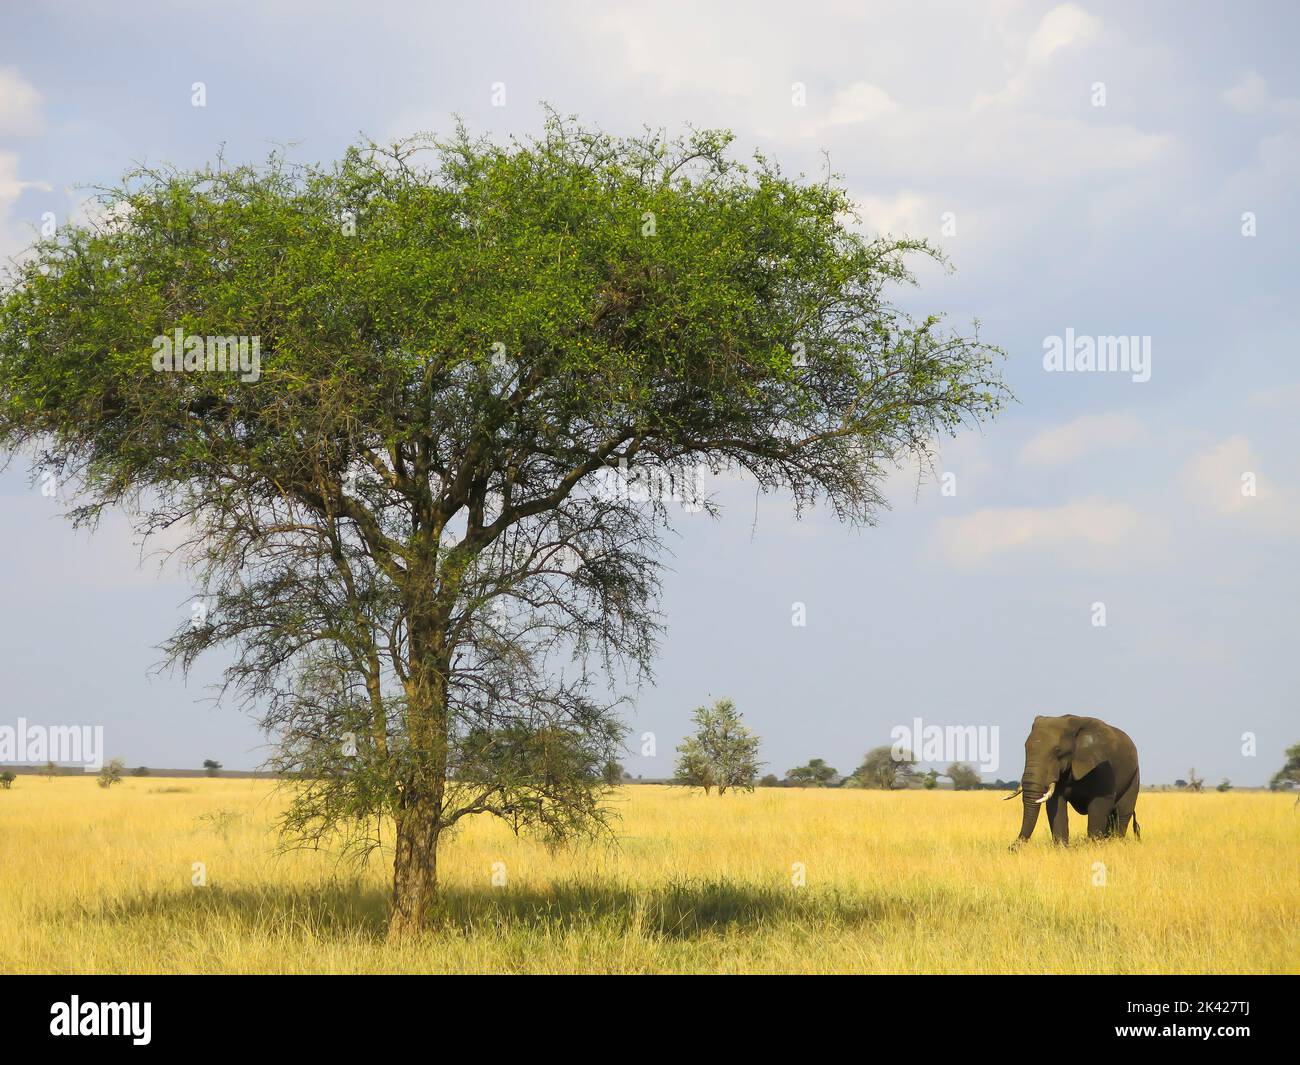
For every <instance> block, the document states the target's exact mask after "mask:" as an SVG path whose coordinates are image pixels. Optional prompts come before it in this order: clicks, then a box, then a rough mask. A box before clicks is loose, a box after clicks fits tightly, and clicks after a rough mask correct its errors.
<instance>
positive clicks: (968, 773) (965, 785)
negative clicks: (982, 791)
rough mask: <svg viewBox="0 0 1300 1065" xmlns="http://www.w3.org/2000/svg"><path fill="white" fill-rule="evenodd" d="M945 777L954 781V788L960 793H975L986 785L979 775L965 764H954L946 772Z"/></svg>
mask: <svg viewBox="0 0 1300 1065" xmlns="http://www.w3.org/2000/svg"><path fill="white" fill-rule="evenodd" d="M943 775H944V776H946V777H947V778H948V779H949V780H951V781H952V786H953V787H954V788H956V789H957V790H958V791H973V790H974V789H976V788H979V787H981V786H982V785H983V783H984V782H983V780H982V779H981V778H980V775H979V773H978V772H977V771H976V770H975V769H974V768H973V767H971V766H968V765H967V764H966V763H965V762H953V764H952V765H950V766H949V767H948V768H947V769H946V770H944V774H943Z"/></svg>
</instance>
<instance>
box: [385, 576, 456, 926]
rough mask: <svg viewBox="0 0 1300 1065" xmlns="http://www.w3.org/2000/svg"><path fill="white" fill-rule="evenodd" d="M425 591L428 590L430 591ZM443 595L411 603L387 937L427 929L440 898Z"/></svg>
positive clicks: (445, 665) (445, 663) (444, 753)
mask: <svg viewBox="0 0 1300 1065" xmlns="http://www.w3.org/2000/svg"><path fill="white" fill-rule="evenodd" d="M426 586H427V585H426ZM446 602H447V600H446V598H445V597H437V598H434V597H429V598H428V599H425V600H424V601H420V602H417V603H415V604H413V609H412V611H411V614H410V615H409V616H410V630H409V637H408V643H409V651H408V662H409V675H408V679H407V682H406V743H407V749H406V751H405V758H406V762H405V765H404V766H403V768H402V773H401V783H400V784H399V785H398V786H399V788H400V789H401V799H400V804H399V807H398V811H397V817H396V830H397V843H396V853H395V855H394V857H393V910H392V913H391V914H390V915H389V920H388V938H389V939H390V940H392V939H401V938H405V937H407V936H411V935H415V934H418V933H420V932H423V931H427V930H428V928H429V927H430V924H431V916H432V908H433V903H434V900H435V899H436V897H437V892H438V836H439V833H440V832H441V831H442V828H443V824H442V815H443V809H442V802H443V792H444V790H445V788H446V783H447V759H448V750H447V744H448V717H447V714H448V707H447V691H448V684H447V681H448V671H449V669H450V656H449V654H448V651H447V645H446V626H447V618H448V615H449V613H450V609H449V608H448V607H447V606H446Z"/></svg>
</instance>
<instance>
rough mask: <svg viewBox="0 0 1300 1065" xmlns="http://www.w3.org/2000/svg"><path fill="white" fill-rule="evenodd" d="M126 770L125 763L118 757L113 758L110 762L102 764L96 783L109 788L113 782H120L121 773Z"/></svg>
mask: <svg viewBox="0 0 1300 1065" xmlns="http://www.w3.org/2000/svg"><path fill="white" fill-rule="evenodd" d="M125 770H126V763H125V762H123V761H122V759H120V758H114V759H113V760H112V761H111V762H107V763H105V764H104V767H103V768H102V769H100V771H99V776H98V778H96V783H98V784H99V786H100V787H101V788H111V787H112V786H113V785H114V784H121V783H122V774H123V772H124V771H125Z"/></svg>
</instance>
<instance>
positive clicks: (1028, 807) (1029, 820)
mask: <svg viewBox="0 0 1300 1065" xmlns="http://www.w3.org/2000/svg"><path fill="white" fill-rule="evenodd" d="M1042 808H1043V807H1042V803H1037V802H1034V801H1033V800H1032V799H1030V798H1029V796H1028V793H1026V795H1025V812H1024V818H1023V819H1022V820H1021V822H1020V838H1021V839H1028V838H1029V837H1030V836H1032V835H1033V834H1034V826H1035V825H1036V824H1038V811H1039V810H1041V809H1042Z"/></svg>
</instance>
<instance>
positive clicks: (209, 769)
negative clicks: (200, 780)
mask: <svg viewBox="0 0 1300 1065" xmlns="http://www.w3.org/2000/svg"><path fill="white" fill-rule="evenodd" d="M203 770H204V772H205V773H207V775H208V776H210V777H215V776H216V775H217V774H218V773H220V772H221V763H220V762H218V761H217V760H216V759H215V758H205V759H203Z"/></svg>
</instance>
